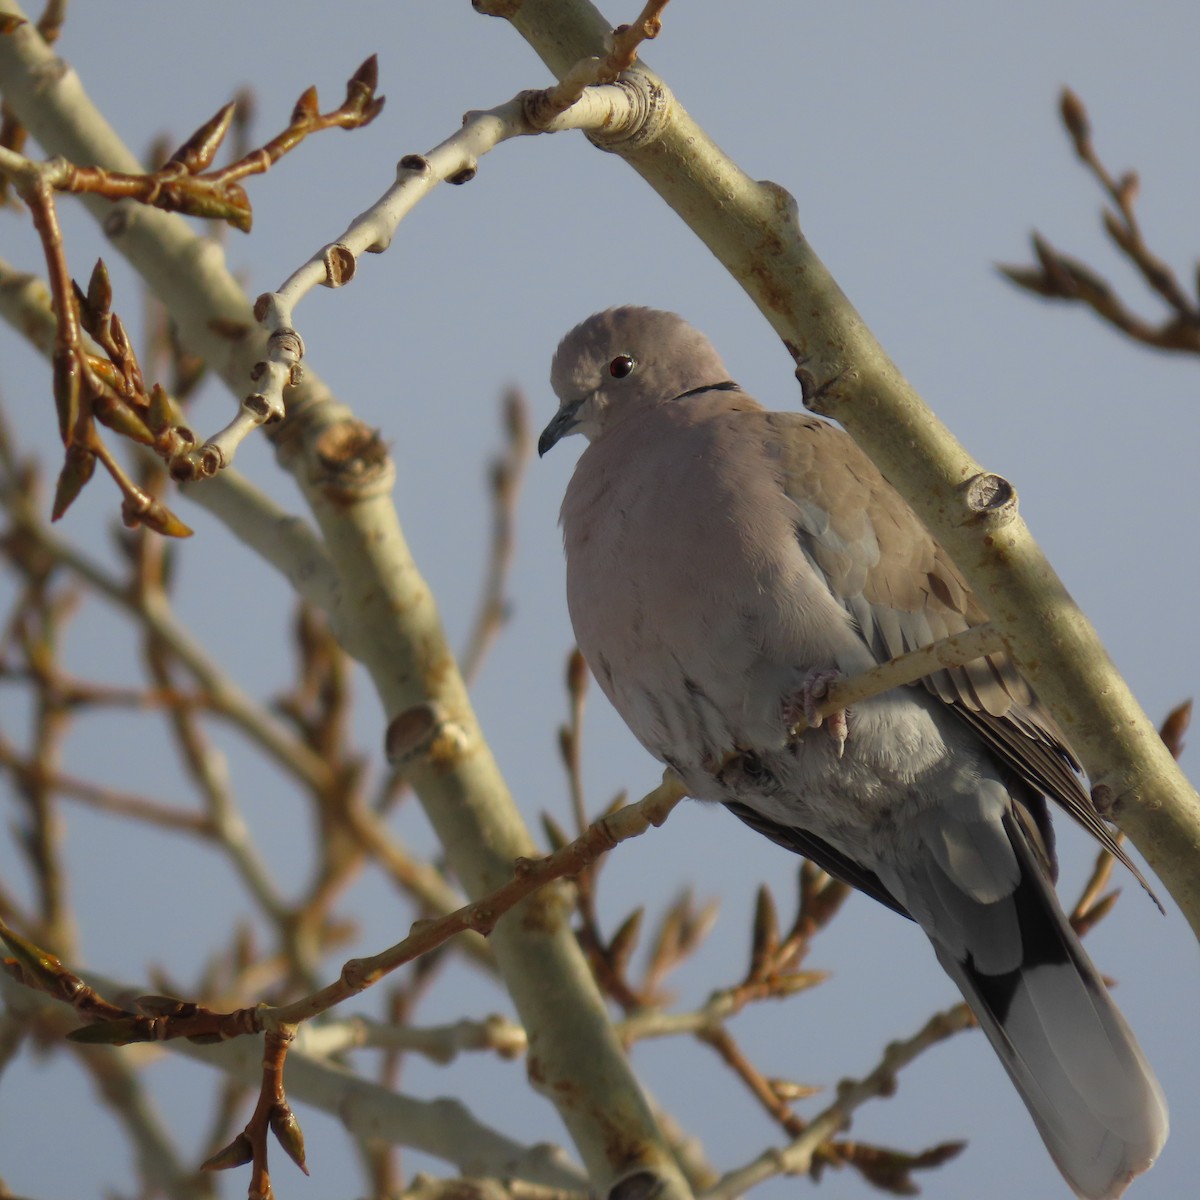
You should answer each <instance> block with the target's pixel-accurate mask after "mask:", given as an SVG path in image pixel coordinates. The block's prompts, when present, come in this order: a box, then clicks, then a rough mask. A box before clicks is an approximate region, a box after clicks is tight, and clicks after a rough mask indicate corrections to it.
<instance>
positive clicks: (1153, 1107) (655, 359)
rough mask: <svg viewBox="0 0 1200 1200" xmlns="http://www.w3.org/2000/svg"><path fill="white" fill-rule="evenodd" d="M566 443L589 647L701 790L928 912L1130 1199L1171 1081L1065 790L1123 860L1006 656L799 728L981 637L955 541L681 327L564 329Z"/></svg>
mask: <svg viewBox="0 0 1200 1200" xmlns="http://www.w3.org/2000/svg"><path fill="white" fill-rule="evenodd" d="M551 382H552V384H553V387H554V390H555V392H556V393H557V395H558V397H559V400H560V402H561V406H560V408H559V410H558V413H557V415H556V416H555V417H554V419H553V420H552V421H551V422H550V424H549V425H548V426H547V427H546V430H545V432H544V433H543V434H542V436H541V440H540V441H539V443H538V452H539V454H544V453H545V452H546V451H547V450H549V449H550V448H551V447H552V446H553V445H554V444H555V443H556V442H557V441H558V440H559V439H560V438H562V437H563V436H565V435H566V434H569V433H582V434H584V435H585V436H586V437H587V439H588V441H589V443H590V444H589V445H588V446H587V448H586V449H585V450H584V452H583V454H582V455H581V457H580V459H579V462H578V465H577V466H576V468H575V473H574V476H573V477H572V479H571V482H570V485H569V486H568V488H567V493H566V498H565V499H564V501H563V506H562V518H561V519H562V528H563V540H564V544H565V547H566V557H567V602H568V606H569V608H570V613H571V621H572V624H573V625H574V629H575V636H576V638H577V640H578V642H579V648H580V650H581V651H582V652H583V655H584V657H585V658H586V659H587V661H588V663H589V665H590V666H591V668H592V671H593V672H594V673H595V675H596V678H597V680H598V681H599V683H600V686H601V688H603V690H604V692H605V694H606V695H607V696H608V698H609V699H610V700H611V701H612V703H613V704H614V705H615V707H616V709H617V711H618V712H619V713H620V714H621V716H622V717H623V718H624V720H625V722H626V724H627V725H628V726H629V728H630V729H631V730H632V731H633V733H634V734H635V736H636V737H637V738H638V740H639V741H640V742H641V743H642V745H643V746H645V747H646V749H647V750H649V751H650V753H651V754H653V755H654V756H655V757H656V758H658V759H660V760H661V761H662V762H664V763H668V764H670V766H671V767H673V768H674V769H675V771H676V772H677V773H678V774H679V775H680V777H681V778H682V779H683V781H684V783H685V784H686V786H687V789H688V792H689V794H691V795H692V796H696V797H699V798H701V799H704V800H715V801H718V802H720V803H722V804H724V805H726V807H728V808H729V809H731V810H732V811H733V812H734V813H735V814H736V815H737V816H738V817H740V818H741V819H742V820H743V821H745V822H746V823H747V824H749V825H751V826H753V827H754V828H755V829H757V830H759V831H760V832H762V833H764V834H766V835H767V836H768V837H770V838H772V839H774V840H775V841H776V842H779V843H780V844H781V845H783V846H786V847H787V848H788V849H791V850H794V851H798V852H799V853H801V854H804V855H806V856H807V857H809V858H811V859H813V860H814V861H815V862H816V863H818V864H819V865H820V866H822V867H824V868H825V869H826V870H827V871H829V872H830V873H831V874H833V875H835V876H837V877H839V878H841V879H843V880H846V881H847V882H849V883H852V884H854V885H855V886H856V887H858V888H860V889H862V890H863V891H864V892H867V893H868V894H869V895H871V896H873V897H875V899H877V900H880V901H882V902H883V903H884V904H887V905H889V906H890V907H892V908H894V909H896V910H897V911H898V912H900V913H902V914H904V915H907V916H910V917H912V918H913V919H914V920H915V921H916V922H917V923H918V924H919V925H920V926H921V928H922V929H923V930H924V931H925V933H926V934H927V935H928V936H929V939H930V941H931V942H932V943H933V948H934V951H935V953H936V954H937V957H938V959H939V961H940V962H941V964H942V966H943V967H944V968H945V970H946V971H947V972H948V973H949V975H950V977H951V978H952V979H953V980H954V982H955V983H956V984H957V985H958V987H959V988H960V989H961V991H962V993H963V995H964V996H965V997H966V1000H967V1003H968V1004H969V1005H970V1006H971V1009H972V1010H973V1011H974V1013H975V1015H976V1016H977V1017H978V1019H979V1023H980V1025H981V1026H982V1027H983V1029H984V1032H985V1033H986V1034H987V1037H988V1039H989V1041H990V1042H991V1044H992V1046H993V1048H994V1049H995V1051H996V1053H997V1054H998V1055H999V1057H1000V1060H1001V1062H1002V1063H1003V1064H1004V1067H1005V1069H1006V1070H1007V1071H1008V1073H1009V1075H1010V1077H1011V1078H1012V1081H1013V1083H1014V1084H1016V1087H1017V1090H1018V1091H1019V1092H1020V1094H1021V1097H1022V1099H1023V1100H1024V1101H1025V1104H1026V1106H1027V1107H1028V1109H1029V1111H1030V1113H1031V1115H1032V1116H1033V1120H1034V1122H1035V1123H1036V1125H1037V1128H1038V1131H1039V1132H1040V1133H1041V1135H1042V1138H1043V1139H1044V1140H1045V1143H1046V1145H1047V1147H1048V1148H1049V1151H1050V1153H1051V1155H1052V1156H1053V1157H1054V1161H1055V1162H1056V1163H1057V1164H1058V1167H1059V1169H1060V1170H1061V1171H1062V1173H1063V1175H1064V1177H1065V1178H1066V1180H1067V1182H1068V1183H1069V1184H1070V1185H1071V1187H1072V1189H1074V1191H1075V1192H1076V1193H1077V1194H1078V1195H1079V1196H1082V1197H1087V1198H1088V1200H1109V1198H1112V1197H1116V1196H1119V1195H1120V1194H1121V1193H1122V1192H1123V1191H1124V1190H1125V1186H1126V1185H1127V1184H1128V1183H1129V1181H1130V1180H1131V1179H1132V1178H1133V1176H1134V1175H1136V1174H1138V1173H1139V1172H1140V1171H1143V1170H1145V1169H1146V1168H1147V1167H1148V1166H1149V1165H1150V1164H1151V1163H1152V1162H1153V1161H1154V1158H1155V1156H1156V1155H1157V1154H1158V1152H1159V1150H1160V1149H1161V1147H1162V1144H1163V1142H1164V1140H1165V1139H1166V1134H1167V1111H1166V1105H1165V1102H1164V1100H1163V1096H1162V1092H1161V1091H1160V1089H1159V1086H1158V1083H1157V1081H1156V1080H1155V1078H1154V1075H1153V1073H1152V1072H1151V1070H1150V1068H1149V1066H1148V1065H1147V1063H1146V1061H1145V1059H1144V1057H1143V1055H1142V1052H1141V1050H1140V1049H1139V1047H1138V1045H1137V1042H1136V1041H1135V1040H1134V1036H1133V1034H1132V1032H1131V1031H1130V1029H1129V1027H1128V1025H1127V1024H1126V1023H1125V1020H1124V1018H1123V1017H1122V1016H1121V1014H1120V1013H1119V1012H1118V1011H1117V1009H1116V1006H1115V1005H1114V1004H1113V1002H1112V1000H1111V998H1110V997H1109V995H1108V992H1107V990H1106V988H1105V986H1104V984H1103V982H1102V981H1101V979H1100V976H1099V974H1098V973H1097V971H1096V968H1095V967H1094V966H1093V965H1092V963H1091V961H1090V960H1089V958H1088V956H1087V954H1086V953H1085V952H1084V950H1083V947H1082V946H1081V945H1080V943H1079V940H1078V939H1077V938H1076V936H1075V934H1074V933H1073V932H1072V930H1071V928H1070V926H1069V924H1068V923H1067V921H1066V918H1065V917H1064V916H1063V913H1062V910H1061V909H1060V908H1059V905H1058V902H1057V899H1056V897H1055V894H1054V890H1053V880H1054V878H1055V873H1056V864H1055V857H1054V841H1053V834H1052V831H1051V828H1050V822H1049V817H1048V814H1047V811H1046V800H1045V798H1046V797H1047V796H1049V797H1051V798H1052V799H1054V800H1056V801H1057V802H1058V803H1059V804H1060V805H1062V806H1063V807H1064V808H1065V809H1066V810H1067V811H1068V812H1069V813H1070V814H1071V815H1072V816H1073V817H1074V818H1075V819H1076V820H1078V821H1079V822H1080V823H1081V824H1082V825H1083V826H1084V827H1085V828H1086V829H1088V830H1089V831H1090V832H1091V833H1092V834H1093V835H1095V836H1096V837H1097V838H1098V839H1099V840H1100V841H1101V842H1102V843H1103V844H1104V845H1105V846H1107V847H1108V848H1109V849H1110V850H1112V851H1113V853H1115V854H1116V855H1117V856H1118V857H1120V858H1121V859H1122V860H1123V861H1125V862H1126V863H1128V859H1127V858H1126V856H1125V855H1124V853H1123V852H1122V851H1121V849H1120V848H1119V846H1117V845H1116V843H1115V842H1114V840H1113V837H1112V835H1111V834H1110V833H1109V830H1108V828H1107V826H1106V825H1105V824H1104V823H1103V822H1102V821H1101V819H1100V818H1099V816H1098V815H1097V814H1096V811H1095V809H1094V807H1093V805H1092V803H1091V800H1090V797H1089V795H1088V793H1087V792H1086V791H1085V790H1084V788H1083V787H1082V785H1081V783H1080V780H1079V777H1078V774H1077V772H1078V763H1077V762H1076V760H1075V757H1074V755H1073V754H1072V752H1071V750H1070V749H1069V748H1068V747H1067V745H1066V744H1065V741H1064V739H1063V736H1062V734H1061V732H1060V731H1059V729H1058V728H1057V726H1056V725H1055V723H1054V721H1053V720H1052V719H1051V717H1050V716H1049V714H1048V713H1047V712H1046V711H1045V710H1044V709H1043V708H1042V707H1041V706H1040V705H1039V703H1038V701H1037V699H1036V697H1035V696H1034V695H1033V693H1032V692H1031V690H1030V689H1029V687H1028V685H1027V684H1026V683H1025V681H1024V680H1023V679H1022V678H1021V677H1020V675H1019V674H1017V672H1016V670H1015V669H1014V667H1013V666H1012V664H1011V662H1010V661H1009V660H1007V659H1006V658H1005V657H1004V656H1003V655H1000V654H996V655H992V656H991V657H990V658H988V659H986V660H978V661H976V662H974V663H970V664H968V665H966V666H963V667H957V668H953V669H948V670H942V671H939V672H938V673H937V674H935V675H932V676H929V677H928V678H926V679H925V680H923V681H922V684H923V686H922V684H917V685H913V686H910V687H904V688H898V689H895V690H893V691H891V692H888V693H886V694H885V695H882V696H877V697H875V698H874V699H871V700H868V701H865V702H863V703H861V704H856V705H854V706H853V708H852V709H851V710H850V712H849V713H848V714H847V715H846V724H844V725H842V726H841V728H840V729H839V730H837V731H836V735H835V736H832V737H831V736H829V732H828V731H826V730H822V729H810V730H809V731H807V732H805V733H803V734H802V735H800V736H799V737H794V738H790V737H789V735H788V727H789V724H790V723H791V722H790V721H789V715H790V714H794V713H795V712H797V711H799V710H801V709H807V710H808V711H810V712H812V711H813V703H814V699H815V697H818V696H819V695H820V694H821V690H822V687H823V685H824V684H825V683H826V682H827V681H828V680H829V678H831V676H832V674H833V673H842V674H845V675H848V676H852V675H855V674H858V673H861V672H862V671H864V670H866V669H867V668H869V667H872V666H874V665H875V664H876V663H879V662H882V661H885V660H886V659H888V658H891V657H894V656H896V655H898V654H901V653H903V652H905V651H907V650H912V649H915V648H916V647H919V646H923V645H926V644H928V643H930V642H933V641H936V640H937V639H939V638H943V637H946V636H948V635H950V634H953V633H956V632H958V631H960V630H963V629H965V628H967V627H969V626H972V625H977V624H980V623H981V622H983V621H985V620H986V615H985V613H984V611H983V610H982V608H981V607H980V606H979V605H978V604H977V602H976V601H975V599H974V598H973V596H972V595H971V592H970V590H969V588H968V587H967V584H966V583H965V582H964V580H963V578H962V576H961V575H960V574H959V572H958V570H957V569H956V568H955V566H954V564H953V563H952V562H951V561H950V559H949V558H948V557H947V555H946V553H945V551H944V550H943V549H942V548H941V546H940V545H938V543H937V542H936V541H935V540H934V538H933V537H932V536H931V534H930V533H929V532H928V530H926V528H925V527H924V526H923V525H922V524H921V522H920V520H919V519H918V517H917V516H916V514H915V513H914V512H913V511H912V510H911V509H910V508H909V506H908V505H907V504H906V503H905V501H904V500H903V499H901V497H900V496H899V494H898V493H897V492H895V491H894V490H893V489H892V488H891V486H890V485H889V484H888V483H887V482H886V481H885V480H884V479H883V477H882V476H881V475H880V473H879V471H878V470H877V469H876V467H875V466H874V464H873V463H872V462H871V461H870V460H869V459H868V458H867V457H866V455H865V454H863V453H862V451H861V450H859V448H858V447H857V445H856V444H855V443H854V442H853V441H852V440H851V439H850V437H848V436H847V435H846V434H845V433H843V432H842V431H841V430H839V429H837V428H836V427H834V426H833V425H830V424H828V423H826V422H824V421H821V420H818V419H815V418H813V417H809V416H806V415H801V414H799V413H775V412H767V411H766V410H764V409H763V408H762V406H761V405H759V404H758V403H757V402H756V401H755V400H753V399H752V398H751V397H750V396H748V395H746V393H745V392H743V391H742V390H741V389H740V388H739V387H738V386H737V384H735V383H734V382H733V381H732V380H730V378H729V374H728V372H727V371H726V369H725V367H724V366H723V364H722V362H721V360H720V358H719V357H718V355H717V353H716V351H715V350H714V349H713V347H712V346H711V345H710V344H709V342H708V341H707V340H706V339H705V338H704V337H703V336H702V335H701V334H699V333H698V332H697V331H696V330H694V329H692V328H691V326H689V325H687V324H686V323H685V322H684V321H683V320H682V319H681V318H680V317H678V316H676V315H675V314H673V313H665V312H658V311H656V310H653V309H646V308H616V309H611V310H609V311H608V312H603V313H599V314H597V315H596V316H593V317H591V318H589V319H588V320H587V321H584V322H583V324H581V325H579V326H578V327H577V328H575V329H574V330H572V331H571V332H570V333H569V334H567V336H566V337H565V338H564V339H563V341H562V343H561V345H560V346H559V348H558V352H557V354H556V355H555V358H554V365H553V368H552V371H551Z"/></svg>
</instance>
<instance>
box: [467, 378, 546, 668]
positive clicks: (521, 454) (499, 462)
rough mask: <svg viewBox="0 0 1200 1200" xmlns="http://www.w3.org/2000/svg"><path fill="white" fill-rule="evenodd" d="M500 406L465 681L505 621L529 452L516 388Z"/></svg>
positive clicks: (523, 404)
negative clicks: (488, 534)
mask: <svg viewBox="0 0 1200 1200" xmlns="http://www.w3.org/2000/svg"><path fill="white" fill-rule="evenodd" d="M503 408H504V432H505V444H504V449H503V451H502V452H501V453H500V454H499V455H498V456H497V457H496V458H495V459H494V460H493V461H492V463H491V466H490V469H489V483H490V485H491V486H490V488H489V491H490V493H491V502H492V538H491V547H490V550H489V554H488V565H487V571H486V573H485V575H484V580H483V595H482V596H481V597H480V600H479V609H478V611H477V613H476V616H475V620H474V622H473V623H472V626H471V635H470V637H469V638H468V639H467V646H466V649H465V650H464V651H463V654H462V658H461V660H460V662H461V670H462V675H463V679H465V680H466V681H467V683H468V685H469V684H471V683H472V682H474V680H475V678H476V676H477V675H478V674H479V669H480V667H482V666H483V660H484V658H485V657H486V656H487V652H488V650H489V649H490V647H491V645H492V643H493V642H494V641H495V639H496V636H497V634H499V632H500V630H501V629H502V628H503V627H504V624H505V622H506V621H507V620H508V600H507V597H506V596H505V589H506V588H507V586H508V576H509V572H510V571H511V570H512V561H513V552H514V550H515V548H516V515H517V498H518V497H519V495H520V492H521V485H522V483H523V482H524V481H525V470H526V468H527V467H528V465H529V458H530V454H531V451H532V450H533V438H532V437H531V436H530V433H529V403H528V401H527V400H526V399H525V397H524V395H523V394H522V393H521V392H519V391H517V390H516V389H512V390H510V391H509V392H508V393H506V395H505V397H504V400H503Z"/></svg>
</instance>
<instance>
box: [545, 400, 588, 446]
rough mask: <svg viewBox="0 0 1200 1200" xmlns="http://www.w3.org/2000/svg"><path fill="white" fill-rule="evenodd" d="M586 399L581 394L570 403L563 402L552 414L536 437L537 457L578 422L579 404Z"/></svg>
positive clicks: (564, 435)
mask: <svg viewBox="0 0 1200 1200" xmlns="http://www.w3.org/2000/svg"><path fill="white" fill-rule="evenodd" d="M586 399H587V397H586V396H582V397H580V398H579V399H578V400H575V401H572V403H570V404H564V405H563V406H562V408H560V409H559V410H558V412H556V413H555V414H554V417H553V419H552V420H551V421H550V424H549V425H547V426H546V428H545V429H543V430H542V436H541V437H540V438H538V458H541V457H542V455H544V454H545V453H546V451H547V450H550V449H552V448H553V447H554V446H555V445H556V444H557V443H558V441H559V439H560V438H564V437H566V436H567V434H568V433H570V432H571V430H572V429H574V428H575V426H576V425H578V424H579V406H580V405H581V404H582V403H583V402H584V400H586Z"/></svg>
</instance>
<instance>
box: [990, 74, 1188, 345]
mask: <svg viewBox="0 0 1200 1200" xmlns="http://www.w3.org/2000/svg"><path fill="white" fill-rule="evenodd" d="M1059 114H1060V116H1061V118H1062V122H1063V125H1064V126H1065V127H1066V130H1067V133H1068V134H1069V135H1070V138H1071V142H1072V145H1073V146H1074V148H1075V153H1076V154H1077V155H1078V157H1079V159H1080V161H1081V162H1082V163H1083V164H1084V166H1086V167H1087V169H1088V170H1089V171H1090V172H1091V174H1092V176H1093V178H1095V180H1096V181H1097V183H1099V185H1100V186H1101V188H1102V189H1103V190H1104V192H1105V194H1106V195H1107V196H1108V198H1109V200H1110V202H1111V203H1112V208H1110V209H1105V210H1104V212H1103V220H1104V229H1105V232H1106V233H1107V234H1108V236H1109V237H1110V238H1111V239H1112V241H1113V243H1114V244H1115V245H1116V247H1117V249H1118V250H1119V251H1120V253H1121V254H1122V256H1123V257H1125V258H1126V259H1127V260H1128V261H1129V262H1130V263H1131V264H1132V265H1133V267H1134V269H1135V270H1136V271H1137V272H1138V273H1139V274H1140V275H1141V277H1142V279H1143V281H1144V282H1145V284H1146V286H1147V287H1148V288H1150V290H1151V291H1152V292H1154V293H1156V294H1157V295H1158V297H1159V299H1160V300H1161V301H1162V302H1163V304H1165V305H1166V307H1167V309H1168V310H1169V313H1170V315H1169V316H1167V317H1165V318H1164V319H1163V320H1162V321H1160V322H1159V323H1158V324H1155V323H1153V322H1151V321H1147V320H1145V319H1144V318H1142V317H1139V316H1138V315H1137V314H1136V313H1134V312H1133V311H1132V310H1131V309H1130V308H1129V307H1128V306H1127V305H1126V304H1125V302H1124V301H1123V300H1122V299H1121V297H1120V296H1118V295H1117V293H1116V292H1115V291H1114V290H1113V288H1112V286H1111V285H1110V284H1109V283H1108V282H1107V281H1106V280H1105V279H1103V278H1102V277H1101V276H1100V275H1098V274H1097V273H1096V272H1095V271H1093V270H1092V269H1091V268H1090V267H1088V266H1086V265H1085V264H1083V263H1081V262H1079V261H1078V260H1077V259H1074V258H1070V257H1068V256H1067V255H1065V254H1061V253H1060V252H1059V251H1057V250H1055V249H1054V248H1053V247H1052V246H1051V245H1050V243H1049V242H1047V241H1046V239H1045V238H1043V237H1042V236H1041V235H1040V234H1036V233H1035V234H1034V235H1033V249H1034V253H1035V255H1036V256H1037V259H1038V264H1039V265H1038V266H1037V267H1016V266H1002V267H1000V271H1001V273H1002V274H1004V275H1005V276H1007V278H1008V279H1010V280H1011V281H1012V282H1013V283H1015V284H1016V285H1017V286H1018V287H1022V288H1024V289H1025V290H1026V291H1030V292H1034V293H1035V294H1036V295H1039V296H1044V297H1046V298H1047V299H1051V300H1068V301H1072V302H1075V303H1078V304H1084V305H1086V306H1087V307H1089V308H1090V309H1091V310H1092V311H1093V312H1094V313H1096V315H1097V316H1099V317H1100V318H1101V319H1102V320H1104V321H1106V322H1107V323H1108V324H1109V325H1112V326H1113V327H1114V328H1115V329H1118V330H1120V331H1121V332H1122V333H1124V334H1125V335H1126V336H1128V337H1130V338H1132V339H1133V340H1134V341H1137V342H1141V343H1142V344H1143V345H1146V346H1152V347H1154V348H1155V349H1158V350H1174V351H1182V352H1184V353H1188V354H1200V304H1197V301H1196V300H1195V299H1193V298H1192V297H1191V296H1189V295H1188V293H1187V291H1186V290H1185V289H1184V287H1183V286H1182V285H1181V284H1180V282H1179V280H1178V278H1177V277H1176V275H1175V273H1174V271H1172V270H1171V268H1170V267H1169V266H1168V265H1167V264H1166V263H1165V262H1164V261H1163V260H1162V259H1161V258H1159V257H1158V256H1157V255H1156V254H1155V253H1154V252H1153V251H1152V250H1151V249H1150V247H1149V246H1148V245H1147V243H1146V239H1145V236H1144V235H1143V233H1142V228H1141V224H1140V223H1139V221H1138V219H1137V214H1136V211H1135V207H1134V206H1135V203H1136V200H1137V194H1138V188H1139V181H1138V177H1137V174H1136V172H1134V171H1126V172H1125V173H1124V174H1122V175H1120V176H1114V175H1113V174H1112V173H1111V172H1110V171H1109V170H1108V168H1107V167H1106V166H1105V165H1104V163H1103V161H1101V159H1100V156H1099V155H1098V154H1097V152H1096V148H1095V146H1094V144H1093V142H1092V129H1091V121H1090V120H1089V118H1088V114H1087V110H1086V109H1085V108H1084V105H1083V101H1082V100H1080V98H1079V97H1078V96H1077V95H1076V94H1075V93H1074V92H1073V91H1071V89H1070V88H1065V89H1064V90H1063V93H1062V97H1061V99H1060V102H1059Z"/></svg>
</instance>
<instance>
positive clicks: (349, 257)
mask: <svg viewBox="0 0 1200 1200" xmlns="http://www.w3.org/2000/svg"><path fill="white" fill-rule="evenodd" d="M321 261H322V262H323V263H324V264H325V286H326V287H329V288H339V287H341V286H342V284H344V283H349V282H350V280H352V279H353V278H354V272H355V271H356V270H357V268H358V260H357V259H356V258H355V257H354V251H353V250H351V249H350V247H349V246H347V245H346V244H345V243H343V242H334V243H333V244H332V245H330V246H326V247H325V251H324V253H323V254H322V256H321Z"/></svg>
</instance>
